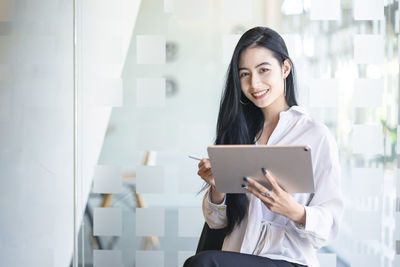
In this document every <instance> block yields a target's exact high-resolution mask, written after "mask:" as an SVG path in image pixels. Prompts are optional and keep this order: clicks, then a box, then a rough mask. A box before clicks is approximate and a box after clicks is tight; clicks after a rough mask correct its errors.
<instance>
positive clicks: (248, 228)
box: [184, 27, 343, 267]
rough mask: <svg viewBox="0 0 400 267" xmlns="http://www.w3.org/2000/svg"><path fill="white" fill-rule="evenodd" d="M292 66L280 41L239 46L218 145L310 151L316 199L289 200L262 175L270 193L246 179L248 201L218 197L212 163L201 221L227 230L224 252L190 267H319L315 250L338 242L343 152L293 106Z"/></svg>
mask: <svg viewBox="0 0 400 267" xmlns="http://www.w3.org/2000/svg"><path fill="white" fill-rule="evenodd" d="M294 87H295V79H294V66H293V63H292V61H291V60H290V58H289V56H288V51H287V48H286V45H285V42H284V41H283V39H282V37H281V36H280V35H279V34H278V33H277V32H275V31H273V30H271V29H269V28H265V27H256V28H253V29H250V30H248V31H247V32H246V33H244V34H243V36H242V37H241V38H240V40H239V42H238V44H237V46H236V48H235V51H234V53H233V57H232V60H231V63H230V66H229V70H228V77H227V81H226V86H225V90H224V95H223V98H222V100H221V106H220V111H219V116H218V123H217V138H216V144H255V145H295V144H298V145H300V144H301V145H309V146H310V147H311V148H312V149H311V151H312V161H313V173H314V184H315V193H314V194H305V193H302V194H288V193H287V192H285V191H284V190H283V189H282V188H280V187H279V185H278V184H277V183H276V180H275V178H274V177H273V176H272V175H270V174H269V173H268V170H263V173H264V174H265V178H266V179H267V180H268V181H269V183H270V184H271V185H272V189H271V190H268V189H267V188H266V187H264V186H262V185H261V184H259V183H257V182H256V181H255V180H253V179H251V177H245V178H244V181H243V185H242V186H243V187H244V188H246V189H247V191H248V193H246V194H223V193H219V192H217V191H216V190H215V182H214V177H213V175H212V171H211V165H210V161H209V160H208V159H202V160H201V162H200V163H199V166H198V167H199V171H198V174H199V176H200V177H201V178H202V179H203V180H204V181H205V182H207V183H208V184H209V185H210V186H209V188H208V190H207V192H206V194H205V196H204V200H203V213H204V217H205V220H206V222H207V224H208V226H209V227H210V228H212V229H221V228H225V227H226V228H227V229H228V234H227V236H226V237H225V239H224V242H223V246H222V251H205V252H201V253H198V254H197V255H195V256H193V257H191V258H189V259H188V260H187V261H186V262H185V265H184V266H185V267H189V266H192V267H194V266H230V267H234V266H245V265H248V266H264V267H266V266H310V267H314V266H319V263H318V260H317V257H316V249H318V248H320V247H322V246H325V245H327V244H328V243H329V242H330V241H332V239H333V238H334V237H335V236H336V235H337V232H338V227H339V223H340V219H341V215H342V212H343V201H342V196H341V191H340V165H339V159H338V151H337V145H336V143H335V140H334V138H333V137H332V135H331V134H330V132H329V130H328V128H327V127H326V126H325V125H323V124H322V123H319V122H317V121H315V120H313V119H312V118H311V117H310V116H309V115H307V114H306V113H305V112H304V111H303V109H302V108H300V107H299V106H297V102H296V98H295V88H294Z"/></svg>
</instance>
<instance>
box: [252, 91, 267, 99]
mask: <svg viewBox="0 0 400 267" xmlns="http://www.w3.org/2000/svg"><path fill="white" fill-rule="evenodd" d="M268 92H269V89H267V90H262V91H257V92H254V93H251V95H252V96H253V97H254V98H255V99H260V98H263V97H264V96H265V95H266V94H267V93H268Z"/></svg>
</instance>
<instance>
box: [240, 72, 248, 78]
mask: <svg viewBox="0 0 400 267" xmlns="http://www.w3.org/2000/svg"><path fill="white" fill-rule="evenodd" d="M247 75H249V74H248V73H247V72H242V73H239V78H243V77H245V76H247Z"/></svg>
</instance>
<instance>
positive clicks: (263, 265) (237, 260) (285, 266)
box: [183, 250, 306, 267]
mask: <svg viewBox="0 0 400 267" xmlns="http://www.w3.org/2000/svg"><path fill="white" fill-rule="evenodd" d="M224 266H226V267H243V266H251V267H306V266H305V265H301V264H296V263H291V262H287V261H284V260H272V259H268V258H266V257H261V256H256V255H249V254H243V253H237V252H229V251H219V250H208V251H202V252H200V253H198V254H196V255H194V256H192V257H190V258H188V259H187V260H186V261H185V264H184V265H183V267H224Z"/></svg>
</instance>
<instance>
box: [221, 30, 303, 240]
mask: <svg viewBox="0 0 400 267" xmlns="http://www.w3.org/2000/svg"><path fill="white" fill-rule="evenodd" d="M249 46H252V47H254V46H256V47H265V48H268V49H269V50H270V51H272V53H273V56H274V57H275V58H276V59H277V60H278V62H279V64H280V66H281V67H282V65H283V62H284V61H285V60H286V59H288V60H289V62H290V64H291V71H290V73H289V75H288V76H287V77H286V96H285V99H286V102H287V104H288V106H290V107H291V106H293V105H297V101H296V97H295V76H294V75H295V73H294V66H293V63H292V60H291V59H290V58H289V54H288V51H287V48H286V44H285V42H284V40H283V38H282V37H281V36H280V35H279V34H278V33H277V32H276V31H274V30H272V29H270V28H267V27H255V28H252V29H250V30H248V31H246V32H245V33H244V34H243V35H242V37H241V38H240V40H239V42H238V43H237V45H236V47H235V50H234V52H233V56H232V60H231V62H230V64H229V67H228V71H227V77H226V83H225V88H224V91H223V94H222V98H221V103H220V108H219V114H218V121H217V137H216V140H215V144H217V145H220V144H254V143H255V137H256V135H257V134H258V133H259V132H260V131H262V129H263V125H264V116H263V113H262V111H261V109H260V108H258V107H257V106H255V105H254V104H253V103H252V102H251V101H250V100H249V99H248V98H247V97H246V96H245V95H244V94H243V92H242V90H241V86H240V78H239V59H240V55H241V53H242V51H243V50H245V49H246V48H247V47H249ZM241 102H242V103H241ZM243 103H244V104H243ZM226 205H227V211H226V212H227V217H228V227H227V234H230V233H231V232H232V230H233V228H234V227H235V225H239V224H240V223H241V221H242V220H243V218H244V217H245V215H246V213H247V209H248V205H249V200H248V199H247V196H246V194H227V195H226Z"/></svg>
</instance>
